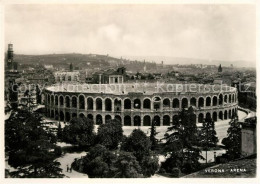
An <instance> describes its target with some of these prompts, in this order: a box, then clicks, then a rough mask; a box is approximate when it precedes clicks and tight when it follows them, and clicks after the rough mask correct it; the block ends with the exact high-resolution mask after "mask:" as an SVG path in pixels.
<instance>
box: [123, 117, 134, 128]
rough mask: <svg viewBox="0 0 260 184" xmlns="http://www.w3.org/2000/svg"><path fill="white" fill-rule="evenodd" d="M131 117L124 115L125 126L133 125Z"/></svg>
mask: <svg viewBox="0 0 260 184" xmlns="http://www.w3.org/2000/svg"><path fill="white" fill-rule="evenodd" d="M131 124H132V123H131V117H130V116H128V115H127V116H125V117H124V126H131Z"/></svg>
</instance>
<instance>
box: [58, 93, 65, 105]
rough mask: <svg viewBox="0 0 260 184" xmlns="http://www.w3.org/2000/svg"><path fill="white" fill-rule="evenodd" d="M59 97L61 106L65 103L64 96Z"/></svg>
mask: <svg viewBox="0 0 260 184" xmlns="http://www.w3.org/2000/svg"><path fill="white" fill-rule="evenodd" d="M59 99H60V106H63V105H64V97H63V96H62V95H61V96H60V97H59Z"/></svg>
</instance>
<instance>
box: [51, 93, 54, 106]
mask: <svg viewBox="0 0 260 184" xmlns="http://www.w3.org/2000/svg"><path fill="white" fill-rule="evenodd" d="M51 105H54V96H53V95H52V96H51Z"/></svg>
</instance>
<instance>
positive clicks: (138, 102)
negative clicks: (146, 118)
mask: <svg viewBox="0 0 260 184" xmlns="http://www.w3.org/2000/svg"><path fill="white" fill-rule="evenodd" d="M134 108H135V109H140V108H141V100H140V99H138V98H137V99H135V100H134Z"/></svg>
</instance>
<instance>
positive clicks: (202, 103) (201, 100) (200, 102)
mask: <svg viewBox="0 0 260 184" xmlns="http://www.w3.org/2000/svg"><path fill="white" fill-rule="evenodd" d="M200 107H204V98H203V97H200V98H199V108H200Z"/></svg>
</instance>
